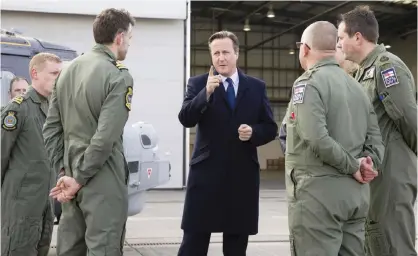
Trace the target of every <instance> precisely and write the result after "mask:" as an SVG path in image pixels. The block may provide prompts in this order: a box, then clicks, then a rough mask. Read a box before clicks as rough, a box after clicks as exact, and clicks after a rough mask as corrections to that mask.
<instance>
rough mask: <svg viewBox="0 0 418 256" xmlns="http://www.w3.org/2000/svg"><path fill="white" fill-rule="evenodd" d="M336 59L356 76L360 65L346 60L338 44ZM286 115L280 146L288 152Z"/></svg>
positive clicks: (348, 71) (348, 72)
mask: <svg viewBox="0 0 418 256" xmlns="http://www.w3.org/2000/svg"><path fill="white" fill-rule="evenodd" d="M335 59H336V60H337V62H338V65H340V67H341V68H342V69H343V70H344V71H345V72H347V74H349V75H350V76H355V73H356V71H357V69H358V65H357V64H356V63H354V62H352V61H349V60H346V59H345V57H344V53H343V52H342V50H341V47H338V46H337V49H336V52H335ZM286 134H287V133H286V117H285V118H283V121H282V123H281V125H280V129H279V142H280V147H281V149H282V152H283V154H285V152H286Z"/></svg>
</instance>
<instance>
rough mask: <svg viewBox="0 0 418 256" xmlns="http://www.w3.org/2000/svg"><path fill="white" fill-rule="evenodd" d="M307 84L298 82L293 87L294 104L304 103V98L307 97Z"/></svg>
mask: <svg viewBox="0 0 418 256" xmlns="http://www.w3.org/2000/svg"><path fill="white" fill-rule="evenodd" d="M305 89H306V84H298V85H295V86H294V87H293V97H292V101H293V104H301V103H303V98H304V97H305Z"/></svg>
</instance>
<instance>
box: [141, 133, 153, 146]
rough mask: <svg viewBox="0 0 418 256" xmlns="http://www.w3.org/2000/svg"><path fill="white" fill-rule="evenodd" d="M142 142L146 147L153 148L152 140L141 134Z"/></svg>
mask: <svg viewBox="0 0 418 256" xmlns="http://www.w3.org/2000/svg"><path fill="white" fill-rule="evenodd" d="M141 142H142V145H144V147H147V146H151V139H150V138H149V137H148V136H147V135H145V134H141Z"/></svg>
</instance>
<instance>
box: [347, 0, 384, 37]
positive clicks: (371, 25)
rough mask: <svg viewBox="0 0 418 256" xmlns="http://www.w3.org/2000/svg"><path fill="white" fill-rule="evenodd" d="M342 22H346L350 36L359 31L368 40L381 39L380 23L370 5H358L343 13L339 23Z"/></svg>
mask: <svg viewBox="0 0 418 256" xmlns="http://www.w3.org/2000/svg"><path fill="white" fill-rule="evenodd" d="M341 22H344V24H345V32H346V33H347V34H348V36H349V37H352V36H354V34H355V33H357V32H359V33H360V34H362V35H363V37H364V38H365V39H366V40H367V41H369V42H371V43H377V41H378V39H379V23H378V22H377V19H376V17H375V15H374V13H373V11H372V10H370V7H369V6H367V5H361V6H357V7H356V8H354V9H353V10H351V11H349V12H347V13H344V14H341V16H340V21H339V23H341Z"/></svg>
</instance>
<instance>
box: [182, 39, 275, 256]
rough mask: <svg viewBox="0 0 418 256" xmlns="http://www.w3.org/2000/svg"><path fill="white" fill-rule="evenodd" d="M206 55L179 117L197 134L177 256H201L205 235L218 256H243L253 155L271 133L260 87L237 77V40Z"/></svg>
mask: <svg viewBox="0 0 418 256" xmlns="http://www.w3.org/2000/svg"><path fill="white" fill-rule="evenodd" d="M209 48H210V53H211V56H212V64H213V66H212V67H211V69H210V72H209V73H207V74H204V75H199V76H195V77H191V78H190V79H189V81H188V85H187V92H186V96H185V99H184V102H183V106H182V108H181V110H180V113H179V120H180V122H181V124H182V125H183V126H185V127H189V128H190V127H194V126H196V125H197V133H196V143H195V147H194V152H193V156H192V159H191V161H190V173H189V177H188V183H187V192H186V201H185V204H184V212H183V220H182V224H181V228H182V229H183V230H184V236H183V242H182V244H181V247H180V250H179V252H178V255H179V256H205V255H207V252H208V247H209V242H210V236H211V233H219V232H222V233H223V253H224V255H227V256H244V255H246V250H247V244H248V236H249V235H255V234H257V233H258V214H259V210H258V209H259V189H260V173H259V170H260V165H259V163H258V157H257V147H258V146H261V145H264V144H267V143H268V142H270V141H272V140H274V138H275V137H276V135H277V129H278V128H277V124H276V122H275V121H274V120H273V115H272V111H271V108H270V104H269V101H268V99H267V94H266V85H265V83H264V82H263V81H261V80H259V79H257V78H254V77H250V76H247V75H245V74H244V73H242V72H241V71H240V70H237V60H238V53H239V43H238V38H237V37H236V36H235V35H234V34H233V33H231V32H228V31H221V32H217V33H215V34H213V35H212V36H211V37H210V38H209Z"/></svg>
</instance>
